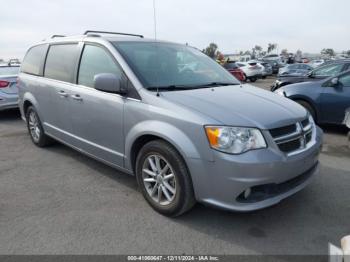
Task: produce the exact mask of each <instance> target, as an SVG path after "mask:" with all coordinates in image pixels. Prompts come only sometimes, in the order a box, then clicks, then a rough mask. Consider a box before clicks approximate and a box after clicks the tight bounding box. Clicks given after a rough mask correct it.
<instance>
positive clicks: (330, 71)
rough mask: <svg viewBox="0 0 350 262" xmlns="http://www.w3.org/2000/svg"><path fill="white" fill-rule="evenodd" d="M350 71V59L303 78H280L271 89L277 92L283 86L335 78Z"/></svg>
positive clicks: (321, 68)
mask: <svg viewBox="0 0 350 262" xmlns="http://www.w3.org/2000/svg"><path fill="white" fill-rule="evenodd" d="M348 69H350V59H343V60H338V61H334V62H331V63H328V64H326V65H322V66H320V67H317V68H315V69H314V70H311V71H310V72H309V73H308V74H306V75H303V76H293V75H286V76H279V77H278V79H277V80H276V82H275V83H274V84H273V86H272V87H271V91H275V90H277V89H278V88H280V87H282V86H286V85H289V84H294V83H300V82H311V81H319V80H322V79H326V78H328V77H331V76H335V75H337V74H339V73H341V72H344V71H346V70H348Z"/></svg>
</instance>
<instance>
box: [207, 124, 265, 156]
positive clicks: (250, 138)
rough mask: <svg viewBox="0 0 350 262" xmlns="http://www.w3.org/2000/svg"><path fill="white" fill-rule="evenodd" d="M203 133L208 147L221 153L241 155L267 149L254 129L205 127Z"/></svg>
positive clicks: (260, 135)
mask: <svg viewBox="0 0 350 262" xmlns="http://www.w3.org/2000/svg"><path fill="white" fill-rule="evenodd" d="M205 131H206V133H207V137H208V140H209V144H210V146H211V147H212V148H213V149H216V150H219V151H221V152H225V153H229V154H241V153H244V152H247V151H249V150H253V149H259V148H266V147H267V146H266V142H265V139H264V137H263V135H262V133H261V132H260V130H259V129H256V128H247V127H228V126H206V127H205Z"/></svg>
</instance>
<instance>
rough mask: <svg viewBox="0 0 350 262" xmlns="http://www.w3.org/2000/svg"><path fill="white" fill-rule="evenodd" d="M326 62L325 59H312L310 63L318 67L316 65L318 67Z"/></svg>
mask: <svg viewBox="0 0 350 262" xmlns="http://www.w3.org/2000/svg"><path fill="white" fill-rule="evenodd" d="M324 62H325V60H324V59H317V60H312V61H311V62H310V65H311V66H312V67H314V68H316V67H318V66H320V65H322V64H324Z"/></svg>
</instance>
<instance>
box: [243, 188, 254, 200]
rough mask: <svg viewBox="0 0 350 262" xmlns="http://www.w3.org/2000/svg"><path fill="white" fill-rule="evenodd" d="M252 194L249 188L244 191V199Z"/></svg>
mask: <svg viewBox="0 0 350 262" xmlns="http://www.w3.org/2000/svg"><path fill="white" fill-rule="evenodd" d="M251 192H252V190H251V189H250V188H247V189H246V190H245V191H244V195H243V196H244V198H245V199H247V198H248V197H249V196H250V193H251Z"/></svg>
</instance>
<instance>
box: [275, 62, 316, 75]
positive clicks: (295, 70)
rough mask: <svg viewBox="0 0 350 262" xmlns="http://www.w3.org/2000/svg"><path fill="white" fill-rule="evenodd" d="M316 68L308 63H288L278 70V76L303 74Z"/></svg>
mask: <svg viewBox="0 0 350 262" xmlns="http://www.w3.org/2000/svg"><path fill="white" fill-rule="evenodd" d="M312 69H314V68H313V67H312V66H310V65H308V64H300V63H298V64H287V65H285V66H284V67H281V68H280V69H279V71H278V76H287V75H289V76H303V75H306V74H307V73H308V72H310V71H311V70H312Z"/></svg>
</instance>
